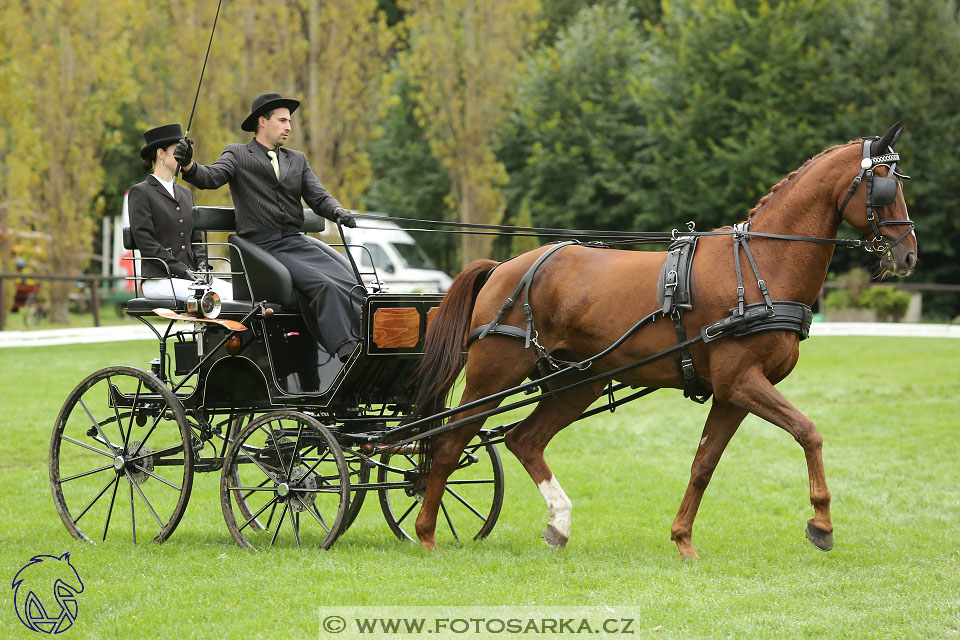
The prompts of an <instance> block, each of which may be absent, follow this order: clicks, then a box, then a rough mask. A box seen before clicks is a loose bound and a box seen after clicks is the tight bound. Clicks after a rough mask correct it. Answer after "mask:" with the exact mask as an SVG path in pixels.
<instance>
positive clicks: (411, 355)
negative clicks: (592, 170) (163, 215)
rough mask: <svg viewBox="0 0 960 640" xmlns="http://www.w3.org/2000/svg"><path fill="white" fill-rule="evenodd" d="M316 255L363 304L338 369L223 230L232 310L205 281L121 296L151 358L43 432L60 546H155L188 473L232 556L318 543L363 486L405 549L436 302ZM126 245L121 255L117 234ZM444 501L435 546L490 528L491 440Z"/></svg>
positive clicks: (351, 511)
mask: <svg viewBox="0 0 960 640" xmlns="http://www.w3.org/2000/svg"><path fill="white" fill-rule="evenodd" d="M193 215H194V221H195V228H197V229H200V230H202V231H204V232H205V233H206V232H214V231H227V232H230V231H233V230H234V229H235V226H234V218H233V210H232V209H231V208H218V207H196V208H195V209H194V212H193ZM305 218H306V222H305V225H304V229H303V230H304V231H307V232H317V231H322V229H323V225H324V224H325V223H324V220H323V219H322V218H320V217H319V216H317V215H315V214H313V212H312V211H309V210H307V211H305ZM308 237H309V236H308ZM316 242H317V245H318V247H319V248H320V250H323V251H327V252H330V253H331V254H333V255H334V256H336V258H337V259H338V260H341V261H343V262H344V264H345V266H347V268H348V269H350V270H351V271H352V272H354V273H355V274H356V277H357V283H358V285H357V289H356V290H355V292H356V294H357V295H358V296H360V297H362V299H363V303H362V317H361V332H362V339H361V340H360V342H359V345H358V347H357V349H356V350H355V351H354V353H353V354H351V355H350V356H349V357H347V358H346V359H345V360H342V359H340V358H339V357H337V356H336V355H331V354H327V353H326V352H325V351H323V350H322V349H321V348H320V347H319V346H318V345H317V343H316V341H315V340H314V339H313V338H312V337H311V335H310V333H309V332H308V330H307V328H306V326H305V324H304V321H303V319H302V317H301V315H300V311H299V308H298V305H297V298H296V295H295V292H294V289H293V286H292V282H291V279H290V274H289V273H288V272H287V271H286V269H285V268H284V267H283V266H282V265H281V264H280V263H279V262H278V261H277V260H276V259H275V258H273V257H272V256H271V255H269V254H268V253H267V252H266V251H264V250H262V249H260V248H259V247H257V246H256V245H254V244H253V243H251V242H249V241H247V240H245V239H244V238H241V237H239V236H237V235H230V236H229V237H228V241H227V243H224V245H222V246H225V247H226V249H225V250H222V252H223V253H227V254H228V255H229V257H222V258H215V257H211V261H214V260H218V259H219V260H222V261H224V262H226V263H228V264H229V274H230V276H231V280H232V287H233V297H234V299H233V300H232V301H219V300H218V298H217V296H215V295H213V294H212V292H211V291H210V290H209V288H208V287H206V286H201V285H198V286H197V287H196V289H195V295H194V297H192V298H189V299H187V300H177V301H175V300H173V299H169V298H168V299H159V300H158V299H148V298H135V299H133V300H130V301H129V303H128V304H127V307H126V311H127V313H128V314H129V315H131V316H134V317H136V318H138V319H139V320H141V321H142V322H143V323H144V324H146V325H147V326H148V327H150V329H151V330H152V331H153V332H154V334H155V335H156V337H157V340H158V345H159V352H158V355H157V357H156V358H155V359H153V360H152V361H151V362H150V363H149V365H148V366H147V363H144V365H145V366H144V367H143V368H136V367H132V366H113V367H108V368H105V369H102V370H100V371H96V372H94V373H92V374H91V375H89V376H88V377H87V378H85V379H84V380H83V381H81V382H80V384H79V385H77V387H76V388H75V389H74V390H73V392H72V393H71V394H70V395H69V397H68V398H67V400H66V402H65V403H64V405H63V408H62V409H61V411H60V414H59V416H58V417H57V421H56V424H55V427H54V432H53V437H52V440H51V445H50V482H51V485H52V489H53V496H54V502H55V504H56V507H57V511H58V512H59V513H60V517H61V519H62V520H63V522H64V524H65V525H66V528H67V530H68V531H69V532H70V533H71V534H72V535H73V536H74V537H77V538H81V539H86V540H105V539H107V537H108V534H110V533H111V532H113V535H117V532H118V531H122V532H123V535H128V536H130V537H131V539H132V540H134V541H135V542H136V541H137V540H140V541H142V540H145V539H152V540H155V541H157V542H161V541H163V540H166V539H167V538H168V537H169V536H170V535H171V534H172V533H173V531H174V529H175V528H176V527H177V525H178V523H179V522H180V519H181V517H182V516H183V514H184V512H185V510H186V508H187V504H188V501H189V499H190V494H191V489H192V486H193V478H194V474H195V473H200V472H220V474H221V475H220V477H221V480H220V492H219V494H220V501H221V507H222V510H223V514H224V518H225V520H226V523H227V527H228V529H229V530H230V533H231V534H232V535H233V537H234V539H235V540H236V541H237V543H238V544H240V545H241V546H245V547H261V546H266V545H272V544H274V543H282V544H296V545H298V546H301V545H313V546H319V547H321V548H326V547H329V546H330V545H331V544H332V543H333V542H334V541H335V540H336V539H337V537H338V536H339V535H341V534H342V533H343V532H344V531H345V530H346V529H347V527H349V526H350V524H351V523H352V522H353V521H354V519H355V518H356V516H357V513H358V512H359V510H360V508H361V506H362V504H363V503H364V498H365V497H366V495H367V493H368V492H371V491H373V492H375V493H376V494H377V497H378V499H379V503H380V507H381V509H382V511H383V515H384V517H385V518H386V521H387V524H388V525H389V527H390V529H391V530H392V531H393V533H394V534H395V535H396V536H397V537H399V538H401V539H415V532H414V529H413V524H414V519H415V517H416V511H417V509H416V506H417V505H418V504H419V498H420V496H421V495H422V492H423V489H424V487H425V484H426V477H425V473H424V472H423V471H422V468H423V467H422V464H421V462H420V457H419V454H420V443H419V442H409V443H406V444H402V445H400V446H397V444H396V443H398V442H400V441H401V439H400V435H398V433H399V430H398V425H400V424H401V423H402V422H403V421H405V420H407V419H408V418H409V417H410V411H411V405H410V397H409V392H410V389H409V379H410V376H411V374H412V371H413V369H414V368H415V367H416V365H417V363H418V360H419V356H420V354H421V352H422V347H423V340H424V335H425V332H426V328H427V326H428V324H429V323H430V321H431V320H432V318H433V314H434V313H435V311H436V308H437V306H438V305H439V303H440V301H441V299H442V294H408V293H403V294H400V293H387V292H383V291H378V290H377V287H376V285H374V286H373V287H371V288H370V289H368V288H366V287H364V285H363V284H362V283H363V281H364V278H363V275H364V274H361V273H360V272H359V271H358V270H357V267H356V265H355V264H354V261H353V260H352V259H348V257H347V256H345V255H343V254H341V253H339V252H338V251H336V250H335V249H333V248H331V247H330V246H328V245H326V244H323V243H321V242H320V241H319V240H317V241H316ZM125 244H126V245H127V248H128V249H134V248H135V247H133V246H132V245H133V242H132V238H131V236H130V234H129V233H126V234H125ZM207 244H208V245H214V244H216V243H207ZM210 253H211V255H212V254H214V253H215V252H214V251H211V252H210ZM348 255H349V254H348ZM217 275H218V276H219V275H222V273H220V274H217ZM365 275H367V276H368V278H367V280H368V281H369V280H370V278H369V276H371V275H372V276H373V281H374V283H376V282H378V278H377V277H376V273H373V274H365ZM161 318H162V320H161ZM403 435H409V434H403ZM446 496H447V497H446V498H445V500H444V504H443V512H444V515H445V522H446V534H447V535H448V536H450V537H451V538H456V539H461V540H463V539H470V538H480V537H484V536H486V535H487V534H488V533H489V532H490V531H491V530H492V529H493V527H494V525H495V524H496V520H497V517H498V515H499V512H500V506H501V503H502V499H503V472H502V467H501V463H500V457H499V454H498V452H497V448H496V444H495V443H494V442H492V441H491V437H490V433H489V432H483V433H481V435H480V436H479V437H478V438H477V439H475V440H474V441H473V442H472V443H471V444H470V446H469V447H468V448H467V449H466V451H465V452H464V455H463V457H462V459H461V461H460V464H459V466H458V469H457V471H456V473H455V474H454V475H453V476H451V479H450V483H449V486H448V489H447V494H446Z"/></svg>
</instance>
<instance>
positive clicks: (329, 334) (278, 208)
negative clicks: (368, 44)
mask: <svg viewBox="0 0 960 640" xmlns="http://www.w3.org/2000/svg"><path fill="white" fill-rule="evenodd" d="M299 106H300V102H299V101H298V100H294V99H291V98H284V97H283V96H281V95H280V94H278V93H267V94H263V95H261V96H258V97H257V98H256V99H255V100H254V101H253V105H252V106H251V109H250V115H249V116H247V117H246V119H245V120H244V121H243V123H242V124H241V125H240V128H241V129H242V130H244V131H249V132H251V133H254V138H253V140H251V141H250V142H249V143H247V144H229V145H227V146H226V148H225V149H224V150H223V154H222V155H221V156H220V159H219V160H217V161H216V162H214V163H213V164H210V165H201V164H198V163H196V162H194V161H193V144H192V141H190V140H189V139H186V138H181V140H180V142H179V143H178V145H177V148H176V149H175V151H174V156H175V158H176V159H177V161H178V162H179V163H180V166H181V167H183V177H184V179H185V180H187V181H188V182H190V183H191V184H193V185H194V186H196V187H198V188H200V189H217V188H219V187H221V186H223V185H224V184H229V185H230V196H231V197H232V199H233V204H234V209H235V212H236V224H237V233H238V234H239V235H240V236H242V237H244V238H247V239H249V240H250V241H252V242H254V243H255V244H257V245H258V246H260V247H262V248H263V249H264V250H266V251H268V252H269V253H270V254H271V255H273V256H274V257H275V258H276V259H277V260H279V261H280V262H281V264H283V266H284V267H286V268H287V270H289V271H290V275H291V277H292V279H293V285H294V288H295V289H296V291H297V297H298V298H299V301H300V309H301V312H302V314H303V316H304V319H305V321H306V324H307V327H308V328H309V330H310V333H311V334H312V335H313V337H314V338H315V339H316V340H317V342H319V343H320V345H321V346H322V347H323V348H324V349H325V350H326V351H327V352H328V353H331V354H336V355H337V356H338V357H340V358H341V359H342V360H345V359H346V358H348V357H349V356H350V354H351V353H352V352H353V351H354V349H355V347H356V344H357V341H358V337H359V319H360V304H361V299H360V298H361V297H362V296H361V295H358V292H357V290H356V289H357V287H358V284H357V281H356V278H355V277H354V274H352V273H350V272H349V271H348V270H347V269H346V268H345V267H344V266H343V265H342V264H341V263H339V262H338V261H337V260H336V259H334V258H333V257H331V256H329V255H327V254H326V253H325V252H324V251H322V250H321V249H320V248H319V247H317V246H316V245H315V244H313V243H312V242H311V241H310V240H308V239H307V238H305V237H304V236H303V235H302V234H301V233H300V228H301V227H302V226H303V220H304V217H303V205H302V204H301V199H302V200H303V201H305V202H306V203H307V204H308V205H309V206H310V207H311V208H312V209H313V210H314V211H315V212H317V214H319V215H321V216H323V217H324V218H327V219H328V220H332V221H334V222H340V223H341V224H343V225H345V226H348V227H354V226H356V222H355V221H354V218H353V216H352V215H350V214H349V213H348V212H347V211H346V210H345V209H344V208H343V206H342V205H341V204H340V203H339V202H338V201H337V200H336V198H334V197H333V196H332V195H330V193H329V192H328V191H327V190H326V189H325V188H324V187H323V185H322V184H321V183H320V180H319V179H318V178H317V176H316V174H315V173H314V172H313V170H312V169H311V168H310V164H309V163H308V162H307V157H306V155H305V154H304V153H303V152H301V151H295V150H293V149H287V148H285V147H284V143H285V142H286V141H287V138H288V137H289V136H290V132H291V130H292V129H291V115H292V114H293V112H294V111H296V110H297V107H299Z"/></svg>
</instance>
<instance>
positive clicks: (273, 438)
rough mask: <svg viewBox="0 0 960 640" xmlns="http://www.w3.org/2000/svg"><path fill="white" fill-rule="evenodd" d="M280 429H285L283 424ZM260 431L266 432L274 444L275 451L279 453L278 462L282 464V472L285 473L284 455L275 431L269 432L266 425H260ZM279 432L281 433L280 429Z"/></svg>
mask: <svg viewBox="0 0 960 640" xmlns="http://www.w3.org/2000/svg"><path fill="white" fill-rule="evenodd" d="M268 424H269V423H268ZM280 427H281V428H283V422H281V423H280ZM259 430H260V431H264V432H266V434H267V437H268V438H269V439H270V440H271V441H272V442H273V450H274V451H276V452H277V461H278V462H279V464H280V470H281V471H283V469H284V466H283V454H282V453H280V445H278V444H277V438H275V437H274V435H273V431H269V430H267V429H266V427H265V426H264V425H260V428H259ZM278 431H279V429H278Z"/></svg>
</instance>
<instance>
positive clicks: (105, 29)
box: [15, 0, 135, 323]
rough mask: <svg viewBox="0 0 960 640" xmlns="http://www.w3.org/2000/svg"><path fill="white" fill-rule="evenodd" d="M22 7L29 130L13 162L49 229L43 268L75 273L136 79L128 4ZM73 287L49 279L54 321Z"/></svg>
mask: <svg viewBox="0 0 960 640" xmlns="http://www.w3.org/2000/svg"><path fill="white" fill-rule="evenodd" d="M21 8H22V11H23V12H24V15H23V18H24V21H25V24H26V25H28V26H27V28H26V30H25V32H24V33H23V34H22V35H23V36H24V42H23V44H24V45H25V47H26V51H28V52H29V53H28V55H25V56H24V57H23V58H22V59H21V62H22V64H23V69H24V75H25V77H29V78H30V81H31V87H30V89H31V90H30V92H29V95H28V97H27V99H26V101H25V103H24V104H23V107H22V108H21V111H20V113H21V114H22V116H23V119H22V121H21V122H19V123H18V127H17V130H16V132H15V135H16V136H17V137H19V136H29V140H28V142H29V144H26V145H24V146H25V152H24V155H23V156H21V157H20V158H19V161H20V162H24V163H27V164H28V165H29V166H31V167H32V169H33V171H34V172H35V175H36V178H37V180H36V183H35V184H37V185H39V186H38V188H36V189H31V191H30V192H29V206H30V207H31V208H32V209H33V210H34V211H35V212H36V213H37V215H38V216H39V217H40V220H39V221H38V226H40V227H41V228H42V229H43V231H44V232H46V233H49V234H50V238H51V240H50V243H49V251H48V257H49V264H50V270H51V271H53V272H54V273H61V274H72V273H79V272H81V271H82V270H83V268H84V267H85V266H86V264H87V262H88V259H89V252H90V247H91V244H92V230H93V223H94V220H95V219H96V216H97V214H98V212H97V211H96V210H95V208H96V205H97V204H98V203H97V202H96V201H95V196H96V195H97V193H98V192H99V190H100V184H101V181H102V179H103V168H102V166H101V162H102V159H103V155H104V153H106V152H107V151H108V150H109V149H110V146H111V144H112V137H111V135H110V134H111V129H112V128H113V127H115V126H117V125H118V124H119V112H120V105H121V104H123V103H124V102H126V101H129V100H130V97H131V95H132V94H133V92H134V87H135V85H134V83H133V82H132V80H131V78H132V76H133V74H132V69H131V68H130V66H129V60H130V54H129V50H130V42H129V35H128V33H127V31H126V27H127V26H128V24H129V20H130V15H131V10H132V3H131V2H129V1H128V0H112V1H111V2H109V3H106V2H87V1H85V0H58V1H56V2H49V3H47V2H45V3H25V4H22V5H21ZM41 131H42V132H43V135H39V133H40V132H41ZM71 286H72V283H70V282H64V281H56V282H53V283H52V284H51V286H50V297H51V303H52V308H51V320H52V321H54V322H61V323H65V322H66V321H67V309H68V302H69V300H68V295H69V291H70V288H71Z"/></svg>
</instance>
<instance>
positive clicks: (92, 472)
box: [60, 464, 113, 484]
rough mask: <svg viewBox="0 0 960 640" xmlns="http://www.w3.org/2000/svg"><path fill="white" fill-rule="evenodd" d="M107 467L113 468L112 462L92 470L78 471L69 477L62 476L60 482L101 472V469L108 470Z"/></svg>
mask: <svg viewBox="0 0 960 640" xmlns="http://www.w3.org/2000/svg"><path fill="white" fill-rule="evenodd" d="M107 469H113V465H112V464H108V465H104V466H102V467H100V468H99V469H91V470H90V471H84V472H83V473H78V474H76V475H73V476H70V477H69V478H60V484H63V483H64V482H70V481H71V480H76V479H77V478H82V477H84V476H89V475H91V474H94V473H100V472H101V471H106V470H107Z"/></svg>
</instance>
